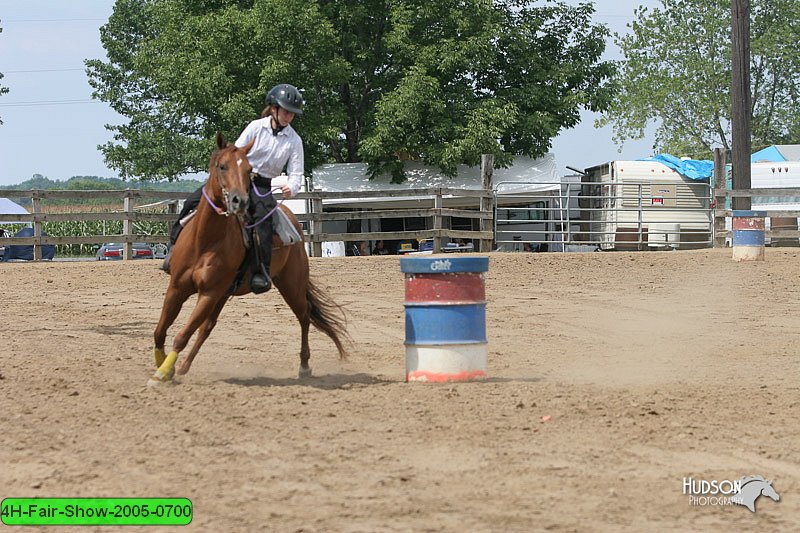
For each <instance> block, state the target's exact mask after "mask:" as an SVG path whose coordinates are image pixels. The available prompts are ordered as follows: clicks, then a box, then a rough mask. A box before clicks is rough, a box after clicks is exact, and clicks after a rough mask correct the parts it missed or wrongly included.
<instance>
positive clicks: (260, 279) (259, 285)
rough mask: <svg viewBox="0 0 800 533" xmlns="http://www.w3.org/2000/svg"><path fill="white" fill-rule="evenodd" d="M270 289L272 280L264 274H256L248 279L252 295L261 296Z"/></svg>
mask: <svg viewBox="0 0 800 533" xmlns="http://www.w3.org/2000/svg"><path fill="white" fill-rule="evenodd" d="M271 288H272V280H271V279H270V277H269V276H268V275H267V274H265V273H264V272H256V273H255V274H253V277H252V278H250V290H251V291H253V294H261V293H263V292H267V291H268V290H270V289H271Z"/></svg>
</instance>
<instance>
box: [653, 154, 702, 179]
mask: <svg viewBox="0 0 800 533" xmlns="http://www.w3.org/2000/svg"><path fill="white" fill-rule="evenodd" d="M640 161H658V162H659V163H661V164H663V165H666V166H668V167H669V168H671V169H673V170H675V171H677V172H678V173H679V174H680V175H682V176H686V177H687V178H689V179H691V180H698V181H700V180H707V179H709V178H710V177H711V175H712V174H713V173H714V162H713V161H708V160H697V159H679V158H677V157H675V156H674V155H669V154H659V155H657V156H654V157H648V158H647V159H640Z"/></svg>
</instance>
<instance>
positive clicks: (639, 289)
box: [0, 249, 800, 532]
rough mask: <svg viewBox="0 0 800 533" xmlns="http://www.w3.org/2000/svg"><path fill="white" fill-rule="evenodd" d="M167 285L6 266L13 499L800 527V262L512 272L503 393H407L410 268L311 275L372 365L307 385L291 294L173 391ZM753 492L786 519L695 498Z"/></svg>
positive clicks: (358, 364) (503, 312)
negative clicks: (164, 324)
mask: <svg viewBox="0 0 800 533" xmlns="http://www.w3.org/2000/svg"><path fill="white" fill-rule="evenodd" d="M156 267H157V263H156V262H155V261H139V262H126V263H122V262H118V263H50V264H0V280H2V298H3V302H2V307H0V310H1V311H0V313H2V314H1V315H0V327H1V328H2V343H1V344H0V377H1V378H2V379H0V497H9V496H12V497H30V496H41V497H44V496H49V497H79V496H80V497H101V496H116V497H120V496H127V497H155V496H159V497H188V498H190V499H191V500H192V502H193V504H194V510H195V515H194V521H193V522H192V524H191V525H190V526H189V529H191V530H194V531H319V532H323V531H324V532H327V531H365V532H370V531H532V530H554V531H645V530H648V531H689V530H694V531H729V530H731V529H734V528H735V529H741V530H751V529H759V530H772V531H797V530H798V528H799V527H800V419H799V418H798V414H799V413H800V380H799V379H798V376H799V374H798V356H800V318H798V316H799V315H800V283H798V274H800V251H798V250H797V249H768V250H767V261H766V262H763V263H733V262H732V261H731V252H730V250H708V251H681V252H663V253H630V254H629V253H587V254H570V255H559V254H502V255H501V254H492V255H491V266H490V272H489V273H488V275H487V279H486V284H487V293H488V294H487V296H488V302H489V303H488V308H487V332H488V336H489V339H490V344H489V363H488V365H489V376H490V377H489V379H488V380H487V381H485V382H480V383H461V384H444V385H442V384H439V385H436V384H408V383H405V382H404V381H403V373H404V358H405V351H404V347H403V340H404V336H405V333H404V329H403V328H404V326H403V324H404V310H403V299H404V295H403V277H402V274H401V273H400V272H399V263H398V258H397V257H356V258H334V259H312V264H311V268H312V275H313V276H315V278H316V279H317V280H318V281H319V282H320V284H321V285H322V286H324V287H327V290H328V291H329V293H330V294H331V295H332V296H333V297H334V298H335V299H336V300H337V301H338V302H339V303H341V304H343V305H344V306H345V307H346V309H347V312H348V317H349V324H350V327H349V330H350V332H351V334H352V336H353V339H354V340H355V345H354V347H353V350H352V355H351V357H350V359H349V360H347V361H344V362H342V361H339V359H338V358H337V357H336V354H335V349H334V346H333V344H332V343H331V342H330V341H329V340H328V339H327V338H326V337H324V336H323V335H322V334H320V333H319V332H313V333H312V338H311V347H312V360H311V364H312V368H313V369H314V373H315V375H316V377H315V378H312V379H310V380H305V381H299V380H298V379H297V377H296V374H297V368H298V352H299V328H298V327H297V324H296V322H295V320H294V318H293V316H292V315H291V313H290V311H289V310H288V308H287V307H286V306H285V304H284V303H283V301H282V300H280V296H279V295H278V294H277V293H275V292H271V293H269V294H267V295H263V296H252V295H251V296H247V297H244V298H239V299H236V300H233V301H232V302H230V303H229V305H228V306H227V307H226V309H225V310H224V311H223V314H222V317H221V319H220V322H219V324H218V325H217V328H216V330H215V331H214V333H213V334H212V336H211V338H210V339H209V340H208V342H207V343H206V345H205V346H204V348H203V350H202V351H201V352H200V354H199V356H198V358H197V360H196V361H195V364H194V366H193V367H192V370H191V372H190V373H189V374H188V375H187V376H185V377H183V378H182V379H181V380H180V381H179V382H178V383H176V384H175V385H170V386H166V387H163V388H161V389H158V390H153V389H148V388H146V387H145V382H146V381H147V378H148V376H149V375H150V374H151V373H152V371H153V367H152V354H151V352H152V348H151V345H152V331H153V328H154V326H155V323H156V320H157V318H158V314H159V310H160V306H161V299H162V296H163V293H164V290H165V288H166V285H167V276H166V275H165V274H163V273H161V272H159V271H158V270H157V268H156ZM189 307H191V306H189ZM186 316H187V312H186V310H184V313H183V314H182V315H181V318H179V320H178V323H182V322H183V320H184V319H185V317H186ZM548 417H549V418H548ZM544 419H546V421H545V420H544ZM748 474H759V475H763V476H765V477H767V478H768V479H771V480H773V482H774V487H775V489H776V490H777V491H778V492H779V493H780V494H781V496H782V498H781V501H780V502H778V503H776V502H774V501H772V500H770V499H768V498H766V497H762V498H760V499H759V500H758V502H757V512H756V513H755V514H753V513H751V512H750V511H748V510H747V509H746V508H744V507H741V506H692V505H690V504H689V498H688V496H687V495H685V494H683V492H682V481H683V478H685V477H693V478H694V479H705V480H714V479H716V480H722V479H738V478H739V477H741V476H744V475H748ZM6 529H9V530H10V529H11V528H6ZM56 529H59V528H56ZM61 529H63V530H65V531H76V529H78V528H69V529H67V528H61ZM109 529H110V528H103V529H102V531H108V530H109ZM137 529H138V528H133V529H131V528H126V529H125V531H132V530H137ZM160 529H162V530H168V531H175V529H174V528H172V529H169V528H160ZM32 530H35V529H34V528H25V529H24V531H32ZM51 530H52V528H51ZM157 530H159V528H152V527H151V528H147V529H146V531H157Z"/></svg>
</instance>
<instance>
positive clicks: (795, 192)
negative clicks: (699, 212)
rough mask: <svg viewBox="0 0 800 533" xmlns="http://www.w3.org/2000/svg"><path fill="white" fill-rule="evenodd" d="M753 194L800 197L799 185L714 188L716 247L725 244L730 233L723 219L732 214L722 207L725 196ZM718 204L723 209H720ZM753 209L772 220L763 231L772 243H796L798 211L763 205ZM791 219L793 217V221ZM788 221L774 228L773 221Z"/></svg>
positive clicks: (736, 196) (750, 196) (735, 196)
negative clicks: (779, 187) (770, 207)
mask: <svg viewBox="0 0 800 533" xmlns="http://www.w3.org/2000/svg"><path fill="white" fill-rule="evenodd" d="M754 196H769V197H777V198H780V197H784V198H786V197H800V187H794V188H783V189H777V188H776V189H771V188H770V189H748V190H725V189H715V192H714V197H715V202H716V204H717V209H716V210H715V212H714V235H715V243H714V245H715V246H716V247H722V246H725V241H726V239H729V238H730V237H731V235H732V232H731V231H730V230H726V229H725V219H726V218H729V217H732V216H733V210H732V209H724V207H725V205H726V199H727V198H753V197H754ZM720 206H722V207H723V209H720ZM753 210H754V211H764V212H766V216H767V217H768V218H770V219H771V220H772V223H771V224H770V226H771V227H770V229H769V230H767V231H766V232H765V237H767V238H768V239H770V240H771V241H772V242H773V243H774V242H776V241H784V242H789V241H791V242H792V243H793V245H795V246H796V245H797V244H798V239H799V238H800V231H798V229H797V217H800V211H775V210H771V209H769V208H765V207H754V208H753ZM791 219H794V221H793V223H792V221H791ZM777 220H781V221H784V222H785V221H787V220H788V221H789V222H788V224H787V225H786V226H785V227H786V229H775V227H776V226H777V225H776V224H775V221H777Z"/></svg>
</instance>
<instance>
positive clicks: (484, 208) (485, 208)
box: [479, 154, 494, 253]
mask: <svg viewBox="0 0 800 533" xmlns="http://www.w3.org/2000/svg"><path fill="white" fill-rule="evenodd" d="M493 174H494V155H493V154H483V155H481V188H482V189H483V192H484V193H487V194H491V192H492V175H493ZM492 211H493V202H492V197H491V196H486V197H483V196H482V197H481V213H488V214H489V218H482V219H480V229H481V231H493V229H494V216H493V214H492ZM492 240H493V239H481V240H480V247H479V248H480V250H479V251H481V252H484V253H485V252H491V251H492Z"/></svg>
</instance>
